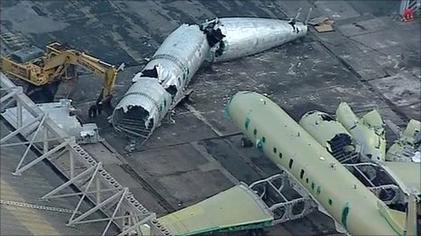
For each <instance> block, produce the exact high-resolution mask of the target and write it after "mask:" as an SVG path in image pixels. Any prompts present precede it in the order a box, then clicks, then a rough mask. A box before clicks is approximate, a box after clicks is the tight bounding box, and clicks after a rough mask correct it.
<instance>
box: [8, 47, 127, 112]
mask: <svg viewBox="0 0 421 236" xmlns="http://www.w3.org/2000/svg"><path fill="white" fill-rule="evenodd" d="M75 66H81V67H82V68H84V69H86V70H88V71H91V72H93V73H95V74H96V75H98V76H99V77H101V78H102V79H103V80H104V84H103V88H102V91H101V95H100V97H99V98H98V99H97V102H96V104H95V105H94V106H91V108H90V109H89V116H90V117H94V116H96V115H97V112H98V113H99V112H100V107H101V106H102V104H110V101H111V98H112V90H113V87H114V83H115V80H116V77H117V73H118V71H119V70H121V69H122V67H123V66H124V64H122V65H121V66H120V67H118V68H116V67H115V66H114V65H111V64H109V63H106V62H104V61H101V60H100V59H98V58H95V57H93V56H90V55H88V54H86V53H84V52H80V51H78V50H75V49H71V48H69V47H67V46H65V45H62V44H60V43H58V42H54V43H51V44H49V45H48V46H47V49H46V51H45V52H44V51H42V50H41V49H39V48H37V47H35V46H32V47H29V48H24V49H21V50H18V51H16V52H13V53H11V54H10V55H8V56H5V57H3V56H2V57H1V63H0V70H1V71H2V72H4V73H7V74H9V75H12V76H13V77H15V78H18V79H21V80H24V81H26V82H29V83H30V84H31V85H32V86H35V87H42V86H48V85H50V84H52V83H54V82H56V81H61V80H66V79H74V78H76V77H77V73H76V69H75Z"/></svg>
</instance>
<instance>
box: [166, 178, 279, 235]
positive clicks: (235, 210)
mask: <svg viewBox="0 0 421 236" xmlns="http://www.w3.org/2000/svg"><path fill="white" fill-rule="evenodd" d="M272 221H273V216H272V213H271V212H270V211H269V209H268V208H267V207H266V206H265V204H264V203H263V202H262V201H261V199H260V198H258V197H257V195H255V194H254V193H253V192H252V190H250V189H249V188H248V187H247V186H245V185H244V184H239V185H236V186H234V187H232V188H230V189H228V190H225V191H223V192H221V193H218V194H216V195H214V196H212V197H210V198H208V199H206V200H204V201H201V202H199V203H197V204H195V205H192V206H189V207H186V208H184V209H181V210H179V211H176V212H173V213H171V214H169V215H165V216H163V217H161V218H159V222H160V223H161V224H163V225H164V226H165V227H166V228H167V229H169V230H170V231H171V232H174V233H175V235H196V234H204V233H210V232H220V231H234V230H241V229H252V228H261V227H265V226H271V225H272Z"/></svg>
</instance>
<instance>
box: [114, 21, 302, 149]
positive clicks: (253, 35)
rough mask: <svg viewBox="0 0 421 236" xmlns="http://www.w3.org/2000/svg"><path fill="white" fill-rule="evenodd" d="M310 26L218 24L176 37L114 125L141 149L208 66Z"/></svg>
mask: <svg viewBox="0 0 421 236" xmlns="http://www.w3.org/2000/svg"><path fill="white" fill-rule="evenodd" d="M306 33H307V26H306V25H305V24H303V23H301V22H295V21H294V22H291V21H284V20H276V19H263V18H220V19H214V20H211V21H206V22H205V23H203V24H201V25H186V24H183V25H181V26H180V27H178V28H177V29H176V30H175V31H173V32H172V33H171V34H170V35H169V36H168V37H167V38H166V39H165V41H164V42H163V43H162V45H161V46H160V47H159V49H158V50H157V51H156V52H155V54H154V55H153V57H152V58H151V60H150V61H149V63H148V64H147V65H146V66H145V67H144V68H143V69H142V71H140V72H139V73H137V74H136V75H135V76H134V77H133V79H132V82H133V85H132V86H131V87H130V88H129V90H128V91H127V92H126V94H125V95H124V96H123V98H122V99H121V100H120V102H119V103H118V104H117V106H116V108H115V110H114V112H113V116H112V124H113V126H114V128H115V130H116V131H117V132H121V133H124V134H125V135H127V136H129V137H131V138H135V139H136V140H137V141H138V142H140V143H143V142H144V141H146V140H147V139H148V138H149V136H150V135H151V134H152V132H153V131H154V129H155V128H156V127H158V126H159V125H160V121H161V120H162V119H163V118H164V117H165V115H166V114H167V113H168V111H169V110H171V109H172V108H174V106H176V105H177V104H178V103H179V102H180V100H182V99H183V98H184V96H185V94H186V91H187V85H188V84H189V82H190V80H191V79H192V77H193V75H194V74H195V73H196V71H197V70H198V69H199V67H200V66H201V65H202V63H203V62H204V61H205V60H206V61H209V62H219V61H227V60H232V59H236V58H240V57H243V56H248V55H252V54H255V53H259V52H262V51H265V50H267V49H270V48H273V47H276V46H279V45H281V44H284V43H286V42H289V41H292V40H294V39H297V38H300V37H302V36H304V35H306Z"/></svg>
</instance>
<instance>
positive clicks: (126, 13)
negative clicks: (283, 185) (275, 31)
mask: <svg viewBox="0 0 421 236" xmlns="http://www.w3.org/2000/svg"><path fill="white" fill-rule="evenodd" d="M300 7H301V8H302V9H303V13H302V16H303V15H305V13H306V11H307V9H309V8H310V7H312V8H313V13H312V17H318V16H328V17H330V18H332V19H334V21H335V24H334V29H335V30H334V31H333V32H328V33H317V32H315V31H314V30H313V29H311V32H310V33H309V35H308V36H307V37H305V38H304V39H302V40H298V41H295V42H292V43H289V44H286V45H283V46H281V47H278V48H274V49H272V50H269V51H266V52H263V53H260V54H258V55H254V56H250V57H246V58H242V59H238V60H235V61H231V62H225V63H218V64H214V65H212V66H206V67H203V68H201V69H200V71H199V72H198V73H197V74H196V76H195V78H194V80H193V82H192V84H191V86H190V87H191V88H192V89H193V90H194V92H193V94H192V102H190V103H189V104H184V105H180V106H179V107H177V108H176V109H175V114H174V115H173V118H174V120H175V123H174V124H173V123H171V122H169V120H168V121H164V122H163V124H162V126H161V127H160V128H159V129H157V130H156V132H155V133H154V135H153V136H152V138H151V139H150V140H149V141H148V142H147V143H145V144H144V145H143V146H142V147H137V149H136V150H135V152H133V153H127V152H126V151H125V150H124V147H125V145H127V140H126V139H125V138H123V137H120V136H118V135H117V134H115V133H114V132H113V129H112V127H110V126H109V124H107V122H106V115H103V116H101V117H98V118H97V119H95V120H89V119H88V118H87V117H86V113H87V107H88V106H89V104H90V102H93V101H94V100H95V99H96V97H97V96H98V94H99V89H100V86H101V81H100V80H91V79H90V78H91V77H92V76H90V75H86V74H85V75H81V79H79V80H78V81H77V82H76V84H75V85H74V87H75V89H74V90H73V92H71V93H70V97H71V98H72V99H73V100H74V105H76V106H77V107H78V108H79V109H80V111H79V115H80V116H81V117H82V119H83V120H85V121H96V122H97V124H98V125H99V127H100V132H101V134H102V136H103V137H105V139H106V140H107V142H108V143H109V144H110V145H111V146H112V147H113V148H114V149H115V150H116V152H118V155H119V157H120V158H121V160H122V162H121V163H118V165H120V167H122V169H124V170H125V171H126V172H127V173H130V176H131V178H133V179H135V180H136V181H137V183H138V184H139V185H140V186H142V187H139V193H138V195H137V197H138V199H139V201H141V202H142V198H141V197H142V196H144V195H145V194H143V195H142V193H141V191H149V192H150V193H148V194H147V195H152V196H154V197H155V199H152V200H155V202H152V201H150V200H148V201H146V202H145V203H144V204H145V206H146V207H147V208H149V209H150V210H153V211H156V212H157V213H158V214H159V215H163V214H166V213H168V212H171V211H174V210H177V209H180V208H183V207H185V206H189V205H191V204H194V203H196V202H198V201H201V200H203V199H205V198H207V197H209V196H211V195H213V194H216V193H218V192H220V191H222V190H225V189H227V188H229V187H230V186H232V185H234V184H235V183H236V182H237V181H243V182H245V183H251V182H253V181H255V180H258V179H260V178H263V177H267V176H270V175H272V174H275V173H277V171H278V170H277V168H276V166H274V165H273V164H272V163H271V162H270V161H269V160H268V159H267V158H265V157H264V156H263V155H262V154H261V153H259V152H257V151H256V150H254V149H242V148H241V147H240V142H239V140H240V138H241V134H240V133H239V130H238V129H237V128H236V127H235V126H234V125H233V124H232V123H231V122H230V121H229V120H227V119H226V118H225V117H224V113H223V109H224V105H225V103H226V102H227V100H228V99H229V97H230V96H232V95H233V94H235V93H236V92H237V91H240V90H253V91H257V92H259V93H265V94H267V95H268V96H269V97H270V98H271V99H273V100H274V101H275V102H277V103H278V104H279V105H280V106H281V107H282V108H284V109H285V110H286V111H287V112H288V113H289V114H290V115H291V116H292V117H293V118H294V119H296V120H297V119H299V117H300V116H301V115H302V114H304V113H305V112H307V111H309V110H312V109H319V110H323V111H326V112H329V113H334V112H335V110H336V108H337V106H338V104H339V102H341V101H346V102H348V103H349V104H350V105H351V107H352V108H353V109H354V111H355V112H356V113H357V114H358V115H363V114H364V113H366V112H368V111H370V110H371V109H378V110H379V112H380V113H381V114H382V116H383V118H384V119H385V120H386V121H388V122H389V123H393V124H396V125H397V126H398V127H400V128H404V126H405V125H406V123H407V121H408V120H409V119H418V120H420V119H421V100H420V97H421V94H420V93H421V88H420V80H421V75H420V56H421V55H420V53H421V50H420V45H419V42H420V32H421V31H420V24H419V23H420V22H419V21H418V20H417V21H415V22H411V23H402V22H400V21H399V19H398V18H397V17H396V12H397V11H398V9H399V1H381V4H379V1H339V0H338V1H254V0H247V1H222V0H218V1H204V0H203V1H199V0H190V1H125V2H118V1H89V2H87V1H85V2H81V1H68V2H63V1H42V2H41V1H13V0H9V1H5V2H2V4H1V11H2V14H1V15H0V17H1V22H2V24H1V29H2V32H11V33H13V34H14V35H16V38H17V39H16V41H18V42H19V41H24V42H30V43H32V44H34V45H37V46H39V47H44V46H45V45H46V44H47V43H49V42H51V41H55V40H56V41H59V42H66V43H68V44H70V45H71V46H72V47H76V48H79V49H83V50H84V51H86V52H88V53H91V54H93V55H95V56H97V57H99V58H101V59H103V60H104V61H107V62H110V63H113V64H116V65H119V64H120V63H121V62H124V63H126V65H127V67H126V70H125V71H123V72H121V73H120V74H119V77H118V81H117V86H116V95H115V99H114V102H115V103H116V102H118V101H119V98H120V97H121V96H122V94H123V93H124V92H125V91H126V90H127V88H128V86H129V85H130V79H131V76H132V75H133V74H134V73H136V72H138V71H140V70H141V68H142V65H143V64H145V58H149V57H151V56H152V54H153V53H154V51H155V50H156V49H157V48H158V47H159V45H160V43H161V42H162V41H163V40H164V39H165V37H166V36H167V35H168V34H169V33H170V32H171V31H172V30H174V29H175V28H176V27H178V26H179V25H180V24H182V23H200V22H203V21H204V20H205V19H210V18H213V17H215V16H218V17H226V16H252V17H270V18H285V17H287V16H289V17H291V16H294V15H295V14H296V11H297V9H298V8H300ZM4 47H5V48H12V47H13V43H10V45H8V44H5V45H4ZM65 95H67V94H66V93H64V92H63V89H61V90H59V93H58V97H59V96H65ZM386 128H387V139H388V143H389V144H390V143H392V142H393V140H395V138H396V134H395V133H393V132H392V131H391V130H390V128H389V127H386ZM112 173H113V172H112ZM113 175H119V174H118V171H115V172H114V173H113ZM134 185H136V183H134ZM143 186H148V188H144V187H143ZM134 193H135V195H136V191H135V192H134ZM148 199H149V198H148ZM142 203H143V202H142ZM157 203H158V205H160V207H158V206H157ZM265 232H266V234H267V235H279V234H282V235H320V234H324V235H326V234H334V233H336V231H335V229H334V225H333V222H332V220H330V219H329V218H328V217H326V216H324V215H322V214H320V213H314V214H312V215H310V216H308V217H306V218H304V219H301V220H296V221H293V222H288V223H286V224H282V225H278V226H276V227H274V228H271V229H268V230H267V231H265Z"/></svg>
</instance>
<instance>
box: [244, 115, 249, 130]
mask: <svg viewBox="0 0 421 236" xmlns="http://www.w3.org/2000/svg"><path fill="white" fill-rule="evenodd" d="M249 125H250V119H249V118H246V123H245V124H244V126H245V127H246V130H248V129H249Z"/></svg>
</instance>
